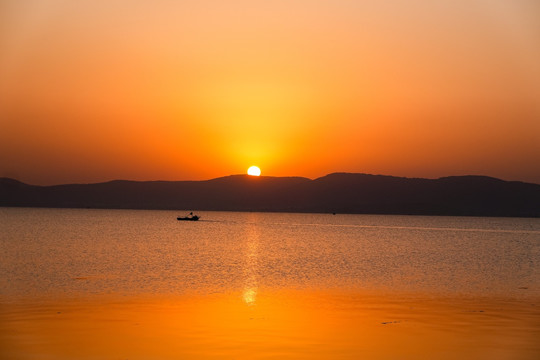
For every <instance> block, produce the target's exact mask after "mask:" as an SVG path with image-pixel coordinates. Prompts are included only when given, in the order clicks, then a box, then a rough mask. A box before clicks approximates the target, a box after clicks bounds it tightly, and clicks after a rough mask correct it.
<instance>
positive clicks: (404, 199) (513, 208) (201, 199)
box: [0, 173, 540, 217]
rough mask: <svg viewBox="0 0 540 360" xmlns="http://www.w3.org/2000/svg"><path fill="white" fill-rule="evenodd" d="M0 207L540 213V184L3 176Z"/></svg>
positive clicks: (454, 179) (338, 177)
mask: <svg viewBox="0 0 540 360" xmlns="http://www.w3.org/2000/svg"><path fill="white" fill-rule="evenodd" d="M0 206H4V207H51V208H104V209H168V210H173V209H174V210H179V209H182V210H193V211H196V210H198V211H200V210H221V211H275V212H317V213H352V214H404V215H456V216H513V217H540V185H538V184H531V183H524V182H517V181H504V180H500V179H496V178H492V177H486V176H451V177H443V178H439V179H422V178H403V177H394V176H383V175H369V174H353V173H333V174H329V175H326V176H323V177H320V178H317V179H313V180H312V179H308V178H303V177H271V176H260V177H254V176H248V175H231V176H225V177H220V178H216V179H211V180H204V181H127V180H115V181H109V182H104V183H95V184H66V185H54V186H36V185H29V184H25V183H22V182H20V181H17V180H14V179H9V178H0Z"/></svg>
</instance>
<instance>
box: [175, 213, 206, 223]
mask: <svg viewBox="0 0 540 360" xmlns="http://www.w3.org/2000/svg"><path fill="white" fill-rule="evenodd" d="M200 218H201V217H200V216H197V215H193V213H192V212H191V213H189V215H188V216H184V217H177V218H176V220H182V221H197V220H199V219H200Z"/></svg>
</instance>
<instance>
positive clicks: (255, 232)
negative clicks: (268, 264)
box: [242, 214, 259, 306]
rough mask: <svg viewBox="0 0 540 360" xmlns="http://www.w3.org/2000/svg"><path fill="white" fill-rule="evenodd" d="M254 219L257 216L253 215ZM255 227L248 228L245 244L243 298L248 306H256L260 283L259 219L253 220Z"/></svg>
mask: <svg viewBox="0 0 540 360" xmlns="http://www.w3.org/2000/svg"><path fill="white" fill-rule="evenodd" d="M252 216H253V217H254V218H256V217H257V214H252ZM252 220H253V221H251V222H252V223H253V225H250V226H249V227H248V228H247V234H246V243H245V259H246V260H245V265H244V288H243V291H242V298H243V300H244V302H245V303H246V304H247V305H250V306H253V305H255V304H256V299H257V291H258V289H259V283H258V280H257V273H258V265H259V263H258V248H259V229H258V227H257V225H255V224H256V223H257V221H256V220H257V219H252Z"/></svg>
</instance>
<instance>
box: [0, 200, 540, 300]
mask: <svg viewBox="0 0 540 360" xmlns="http://www.w3.org/2000/svg"><path fill="white" fill-rule="evenodd" d="M176 215H177V213H176V212H167V211H124V210H79V209H75V210H71V209H69V210H68V209H65V210H63V209H60V210H57V209H8V208H3V209H0V219H1V221H0V249H1V251H2V254H1V255H2V259H3V260H2V262H1V263H0V273H1V274H2V277H1V278H0V289H1V290H0V291H1V294H2V295H4V296H8V297H13V298H16V297H18V296H23V297H24V296H38V297H39V296H58V295H61V296H66V295H80V294H100V293H119V294H134V293H149V294H156V293H160V294H182V293H186V292H202V293H207V292H209V293H213V292H227V291H236V290H241V289H244V288H246V287H253V288H281V287H287V288H290V287H293V288H326V287H344V288H359V289H371V288H377V289H388V290H396V289H397V290H403V291H410V292H415V291H422V292H425V291H428V292H433V293H460V294H471V293H474V294H490V295H491V294H499V295H506V296H509V295H512V296H528V295H532V294H534V295H538V294H539V292H538V291H539V285H540V273H539V271H538V269H539V262H540V220H539V219H510V218H458V217H416V216H366V215H336V216H332V215H326V214H276V213H269V214H268V213H233V212H231V213H229V212H206V213H202V216H203V218H202V220H201V221H199V222H179V221H177V220H176ZM523 288H527V289H526V290H527V291H524V290H525V289H523Z"/></svg>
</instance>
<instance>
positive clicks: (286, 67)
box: [0, 0, 540, 184]
mask: <svg viewBox="0 0 540 360" xmlns="http://www.w3.org/2000/svg"><path fill="white" fill-rule="evenodd" d="M539 164H540V2H538V1H536V0H514V1H503V0H447V1H445V0H442V1H430V0H423V1H420V0H413V1H400V0H395V1H353V0H341V1H340V0H334V1H313V0H273V1H254V0H231V1H221V0H214V1H208V0H197V1H165V0H158V1H146V2H143V1H127V0H126V1H116V0H112V1H94V0H78V1H60V0H50V1H46V0H42V1H38V0H35V1H27V0H13V1H9V0H4V1H2V2H1V3H0V176H8V177H14V178H17V179H20V180H22V181H25V182H29V183H32V184H58V183H69V182H98V181H107V180H111V179H133V180H156V179H163V180H199V179H209V178H213V177H218V176H224V175H229V174H236V173H244V172H245V171H246V169H247V168H248V167H249V166H250V165H258V166H260V167H261V169H262V171H263V175H273V176H293V175H297V176H306V177H310V178H315V177H318V176H323V175H325V174H327V173H330V172H336V171H345V172H365V173H374V174H389V175H396V176H408V177H440V176H448V175H463V174H483V175H490V176H495V177H499V178H503V179H508V180H523V181H530V182H536V183H540V165H539Z"/></svg>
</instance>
